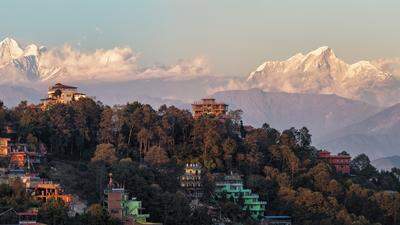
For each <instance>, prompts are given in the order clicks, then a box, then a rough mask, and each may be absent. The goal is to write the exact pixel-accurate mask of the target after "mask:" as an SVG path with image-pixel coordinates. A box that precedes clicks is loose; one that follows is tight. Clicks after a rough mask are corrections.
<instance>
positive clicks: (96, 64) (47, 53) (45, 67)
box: [0, 38, 210, 83]
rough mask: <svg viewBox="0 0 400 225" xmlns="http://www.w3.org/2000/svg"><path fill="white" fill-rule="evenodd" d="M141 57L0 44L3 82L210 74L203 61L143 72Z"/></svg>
mask: <svg viewBox="0 0 400 225" xmlns="http://www.w3.org/2000/svg"><path fill="white" fill-rule="evenodd" d="M138 60H140V55H139V54H138V53H136V52H134V51H133V50H132V49H131V48H129V47H123V48H121V47H115V48H113V49H108V50H105V49H97V50H95V51H93V52H81V51H79V50H76V49H74V48H72V47H71V46H70V45H68V44H66V45H64V46H62V47H58V48H52V49H46V48H44V47H38V46H37V45H34V44H31V45H28V46H27V47H25V48H21V47H20V45H19V44H18V43H17V42H16V41H15V40H13V39H10V38H6V39H4V40H3V41H2V42H0V62H1V63H0V77H1V78H2V79H1V81H0V82H2V83H4V82H23V81H24V80H26V81H48V80H54V81H56V80H60V79H62V80H68V81H79V80H102V81H121V80H134V79H151V78H185V77H193V76H198V75H206V74H209V73H210V67H209V65H208V62H207V60H206V59H205V58H204V57H195V58H193V59H187V60H180V61H179V62H178V63H176V64H174V65H168V66H153V67H150V68H140V67H139V65H138Z"/></svg>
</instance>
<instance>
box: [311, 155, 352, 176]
mask: <svg viewBox="0 0 400 225" xmlns="http://www.w3.org/2000/svg"><path fill="white" fill-rule="evenodd" d="M318 158H319V159H324V160H327V161H328V163H329V164H330V165H331V166H333V167H334V168H335V169H336V172H338V173H343V174H350V161H351V156H350V155H348V154H338V155H331V152H329V151H326V150H323V151H320V152H319V153H318Z"/></svg>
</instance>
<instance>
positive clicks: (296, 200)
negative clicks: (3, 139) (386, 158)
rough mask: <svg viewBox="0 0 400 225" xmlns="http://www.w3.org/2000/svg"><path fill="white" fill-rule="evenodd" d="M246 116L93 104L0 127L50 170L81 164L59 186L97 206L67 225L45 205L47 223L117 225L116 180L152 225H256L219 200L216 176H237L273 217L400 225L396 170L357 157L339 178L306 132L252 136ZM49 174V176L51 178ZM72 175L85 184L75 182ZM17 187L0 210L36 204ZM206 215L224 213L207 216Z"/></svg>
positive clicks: (264, 131) (31, 112) (37, 112)
mask: <svg viewBox="0 0 400 225" xmlns="http://www.w3.org/2000/svg"><path fill="white" fill-rule="evenodd" d="M242 113H243V112H242V111H234V112H231V113H230V115H231V119H220V118H215V117H213V116H209V115H208V116H203V117H201V118H199V119H196V120H195V119H193V117H192V115H191V113H190V112H189V111H187V110H180V109H177V108H175V107H173V106H170V107H167V106H165V105H164V106H161V107H160V108H159V109H158V110H154V109H153V108H152V107H150V106H149V105H144V104H141V103H138V102H134V103H128V104H126V105H121V106H114V107H109V106H104V105H102V104H101V103H100V102H95V101H93V100H91V99H89V98H87V99H81V100H79V101H76V102H73V103H71V104H68V105H62V104H60V105H54V106H52V107H50V108H49V109H48V110H45V111H42V110H41V109H39V108H38V107H35V106H33V105H28V104H27V103H26V102H22V103H21V104H19V105H18V106H17V107H14V108H12V109H7V108H5V107H4V106H3V105H2V104H0V125H4V124H12V125H13V126H15V128H16V130H17V131H18V133H17V135H18V139H19V140H20V141H23V142H28V143H29V144H31V145H32V146H37V145H38V144H39V143H41V144H44V145H45V146H47V149H48V153H49V162H48V163H49V164H48V165H47V166H48V167H50V166H57V165H58V164H57V163H59V162H60V161H62V162H64V163H69V164H71V165H74V166H73V167H72V169H71V170H74V172H73V173H70V174H68V175H67V174H66V177H65V178H64V181H61V182H65V184H66V185H67V187H68V188H69V190H68V189H67V191H71V192H76V193H77V194H78V195H80V196H81V197H82V198H83V199H85V200H87V201H88V202H89V203H90V204H93V205H91V206H90V207H89V209H88V211H87V213H86V214H84V215H80V216H78V217H76V218H75V220H74V219H71V218H69V219H65V218H64V217H65V214H64V210H63V206H62V205H60V204H58V203H56V202H53V203H49V204H46V205H42V206H41V214H40V215H41V218H42V220H43V221H49V220H57V221H59V220H60V221H61V222H60V223H59V224H63V223H64V224H66V223H67V222H65V221H67V220H68V221H69V222H68V223H70V224H96V223H102V224H114V223H116V221H113V220H111V219H110V218H109V216H108V214H107V212H105V211H104V210H103V209H102V208H101V206H100V205H99V203H101V200H102V196H103V194H102V193H103V190H104V188H105V186H106V183H107V176H108V174H110V173H112V176H113V179H114V181H115V182H116V183H118V184H120V185H121V186H123V187H125V188H126V189H127V190H128V192H129V194H130V196H131V197H133V196H134V197H137V198H138V199H140V200H141V201H142V202H143V206H144V208H145V211H146V212H148V213H150V215H151V218H150V220H151V221H159V222H162V223H164V224H166V225H169V224H171V225H172V224H211V219H216V220H218V219H221V217H223V218H225V219H227V220H228V221H231V222H232V223H235V222H238V223H243V224H252V223H253V222H254V221H251V219H250V218H249V217H248V215H247V214H246V213H244V214H243V212H241V210H240V204H234V203H232V202H231V201H229V200H228V199H220V200H215V199H213V194H212V192H213V188H214V186H213V185H214V182H215V178H216V176H215V174H218V173H229V172H231V171H233V172H236V173H239V174H241V175H243V178H244V181H245V186H246V187H247V188H251V189H252V190H253V191H254V192H256V193H258V194H259V195H260V197H261V199H262V200H265V201H268V206H267V211H268V213H273V212H275V211H283V212H285V213H287V214H290V215H292V216H293V219H294V222H295V223H296V224H375V223H380V224H395V223H397V221H400V220H399V219H400V218H399V217H400V208H399V207H400V202H399V201H400V196H399V193H398V192H397V191H399V190H400V182H399V176H400V172H399V171H398V170H396V169H395V170H393V171H386V172H379V171H377V170H376V169H375V168H374V167H373V166H372V165H371V163H370V160H369V159H368V157H367V156H366V155H360V156H356V157H354V159H353V160H352V163H351V172H352V175H351V176H346V175H342V174H338V173H336V172H335V170H334V169H333V168H332V167H331V166H330V165H329V164H328V163H327V162H326V161H323V160H319V159H318V158H317V149H316V148H315V147H313V146H312V145H311V143H312V141H311V134H310V133H309V130H308V129H307V128H305V127H303V128H300V129H296V128H290V129H288V130H284V131H282V132H279V131H278V130H276V129H273V128H271V127H270V126H269V125H268V124H264V125H263V126H262V127H261V128H254V129H246V128H245V127H244V126H243V123H242V122H241V115H242ZM0 132H4V130H1V131H0ZM343 154H345V153H343ZM188 162H199V163H201V164H202V165H203V166H204V168H205V170H204V172H203V187H204V190H205V195H204V198H203V199H201V202H202V203H203V205H202V207H191V206H190V201H189V199H188V198H187V197H186V195H185V194H184V190H183V189H182V188H181V187H180V185H179V177H180V175H182V173H183V169H182V168H183V166H184V164H185V163H188ZM49 171H51V170H43V171H42V173H43V174H45V175H46V176H50V177H51V176H52V174H51V172H49ZM74 174H76V176H85V178H86V179H84V180H82V179H79V178H74V179H72V178H71V177H74ZM67 181H68V182H67ZM15 185H16V186H14V187H13V186H5V185H2V186H0V203H1V204H4V205H9V206H13V207H22V208H24V207H25V208H26V207H28V206H24V205H23V204H22V205H21V204H20V203H27V202H29V196H25V195H24V192H21V189H20V188H19V187H18V185H17V184H15ZM27 199H28V200H27ZM30 203H31V204H35V203H34V202H30ZM208 207H210V208H213V209H216V210H217V211H218V213H215V214H212V215H210V216H206V215H207V214H208V213H209V208H208ZM220 216H221V217H220ZM63 218H64V219H63ZM200 218H201V219H200ZM82 221H83V222H82ZM103 222H105V223H103Z"/></svg>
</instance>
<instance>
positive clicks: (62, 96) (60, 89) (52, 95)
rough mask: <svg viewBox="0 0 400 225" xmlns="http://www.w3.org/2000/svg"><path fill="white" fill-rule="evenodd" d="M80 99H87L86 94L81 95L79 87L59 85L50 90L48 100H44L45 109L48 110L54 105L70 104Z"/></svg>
mask: <svg viewBox="0 0 400 225" xmlns="http://www.w3.org/2000/svg"><path fill="white" fill-rule="evenodd" d="M80 98H86V94H83V93H79V92H78V88H77V87H73V86H67V85H64V84H61V83H57V84H55V85H54V86H52V87H50V88H49V90H48V92H47V98H45V99H42V103H43V107H44V108H46V107H47V106H49V105H54V104H68V103H70V102H72V101H77V100H79V99H80Z"/></svg>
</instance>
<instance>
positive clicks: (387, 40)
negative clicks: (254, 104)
mask: <svg viewBox="0 0 400 225" xmlns="http://www.w3.org/2000/svg"><path fill="white" fill-rule="evenodd" d="M6 36H11V37H13V38H15V39H17V40H19V41H20V42H22V43H29V42H38V43H41V44H44V45H47V46H50V47H51V46H59V45H61V44H63V43H70V44H72V45H73V46H77V47H78V43H80V46H79V48H80V49H82V50H93V49H96V48H110V47H113V46H129V47H131V48H133V49H134V50H136V51H138V52H141V53H142V60H141V63H142V64H143V65H144V66H146V65H152V64H154V63H161V64H170V63H174V62H176V61H177V60H179V59H187V58H191V57H195V56H198V55H202V56H205V57H207V58H208V59H209V61H210V63H211V65H212V69H213V70H214V71H215V72H216V73H219V74H225V75H246V74H247V73H248V72H250V71H251V70H252V69H254V68H255V67H257V65H258V64H260V63H261V62H263V61H264V60H266V59H284V58H287V57H289V56H291V55H293V54H294V53H297V52H307V51H309V50H312V49H314V48H317V47H319V46H322V45H328V46H330V47H332V48H333V49H334V50H335V52H336V55H338V56H339V57H341V58H344V59H345V60H346V61H348V62H354V61H356V60H360V59H374V58H381V57H400V1H399V0H336V1H330V0H329V1H328V0H325V1H323V0H274V1H271V0H112V1H111V0H109V1H106V0H34V1H33V0H7V1H6V0H4V1H2V2H1V6H0V38H4V37H6Z"/></svg>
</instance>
